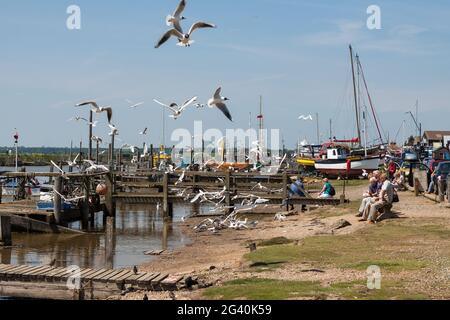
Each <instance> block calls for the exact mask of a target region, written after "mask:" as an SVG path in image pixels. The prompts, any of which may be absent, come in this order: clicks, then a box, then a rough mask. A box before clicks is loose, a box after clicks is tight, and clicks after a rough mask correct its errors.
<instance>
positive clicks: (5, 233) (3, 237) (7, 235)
mask: <svg viewBox="0 0 450 320" xmlns="http://www.w3.org/2000/svg"><path fill="white" fill-rule="evenodd" d="M11 245H12V238H11V217H10V216H2V215H0V246H5V247H8V246H11Z"/></svg>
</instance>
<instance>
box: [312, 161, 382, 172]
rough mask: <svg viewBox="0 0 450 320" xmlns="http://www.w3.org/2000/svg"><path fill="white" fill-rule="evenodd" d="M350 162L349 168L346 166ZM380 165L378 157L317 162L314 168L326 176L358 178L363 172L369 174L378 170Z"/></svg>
mask: <svg viewBox="0 0 450 320" xmlns="http://www.w3.org/2000/svg"><path fill="white" fill-rule="evenodd" d="M348 161H350V167H349V165H348ZM380 163H381V158H380V157H374V158H362V159H350V160H347V159H339V160H319V161H316V163H315V168H316V170H317V171H319V172H320V173H322V174H324V175H327V176H335V177H338V176H346V175H348V176H352V177H353V176H360V175H362V174H363V173H364V172H367V173H370V172H373V171H375V170H378V168H379V166H380Z"/></svg>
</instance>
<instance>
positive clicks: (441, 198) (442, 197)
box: [438, 179, 445, 202]
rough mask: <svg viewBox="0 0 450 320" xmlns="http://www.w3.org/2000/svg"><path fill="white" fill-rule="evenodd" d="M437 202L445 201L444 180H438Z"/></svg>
mask: <svg viewBox="0 0 450 320" xmlns="http://www.w3.org/2000/svg"><path fill="white" fill-rule="evenodd" d="M438 185H439V202H444V201H445V181H444V179H439V181H438Z"/></svg>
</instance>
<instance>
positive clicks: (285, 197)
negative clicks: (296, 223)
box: [281, 170, 289, 211]
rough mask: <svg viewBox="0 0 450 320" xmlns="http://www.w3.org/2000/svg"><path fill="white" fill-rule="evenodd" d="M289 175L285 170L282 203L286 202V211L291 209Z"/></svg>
mask: <svg viewBox="0 0 450 320" xmlns="http://www.w3.org/2000/svg"><path fill="white" fill-rule="evenodd" d="M287 188H288V176H287V171H286V170H284V171H283V200H282V202H281V204H283V203H286V211H289V199H288V189H287Z"/></svg>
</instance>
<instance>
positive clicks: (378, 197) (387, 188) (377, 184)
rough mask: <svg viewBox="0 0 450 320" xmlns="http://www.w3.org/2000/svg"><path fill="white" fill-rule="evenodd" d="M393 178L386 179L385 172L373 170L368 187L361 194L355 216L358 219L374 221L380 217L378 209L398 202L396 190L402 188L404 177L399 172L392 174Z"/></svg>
mask: <svg viewBox="0 0 450 320" xmlns="http://www.w3.org/2000/svg"><path fill="white" fill-rule="evenodd" d="M393 177H394V178H393V180H392V181H390V180H389V179H388V176H387V174H385V173H381V172H380V171H374V172H373V173H372V174H371V175H370V176H369V181H370V184H369V189H368V190H367V192H366V193H364V195H363V200H362V201H361V206H360V207H359V210H358V214H357V215H356V216H357V217H360V218H361V220H360V221H368V222H369V223H376V222H377V221H378V219H379V217H380V211H382V210H390V209H391V208H392V204H393V203H394V202H398V195H397V191H398V190H400V191H402V190H404V188H405V186H404V182H405V180H404V177H403V175H401V173H400V172H396V173H395V174H394V175H393Z"/></svg>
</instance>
